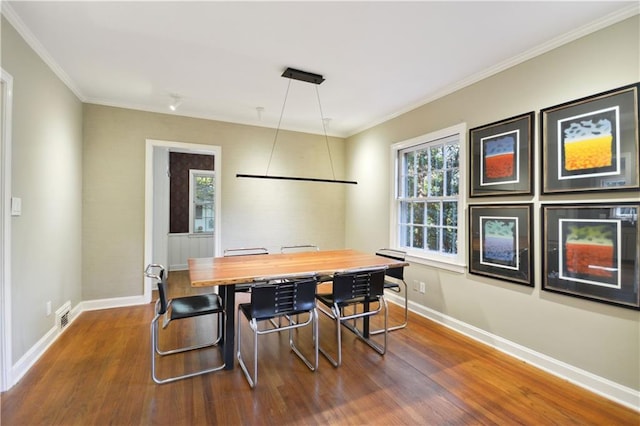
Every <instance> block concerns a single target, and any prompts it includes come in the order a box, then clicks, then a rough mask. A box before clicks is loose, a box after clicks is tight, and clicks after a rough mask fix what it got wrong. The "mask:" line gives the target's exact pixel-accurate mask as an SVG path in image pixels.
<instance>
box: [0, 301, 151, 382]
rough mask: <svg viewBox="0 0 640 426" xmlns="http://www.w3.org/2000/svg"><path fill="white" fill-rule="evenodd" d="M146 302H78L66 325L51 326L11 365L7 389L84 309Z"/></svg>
mask: <svg viewBox="0 0 640 426" xmlns="http://www.w3.org/2000/svg"><path fill="white" fill-rule="evenodd" d="M145 303H148V302H146V301H145V299H144V296H132V297H117V298H112V299H99V300H89V301H84V302H80V303H79V304H77V305H76V306H75V307H74V308H73V309H71V311H70V313H69V323H68V325H67V326H66V327H65V328H64V329H62V330H59V329H58V328H57V327H55V326H54V327H52V328H51V329H50V330H49V331H47V333H46V334H45V335H44V336H42V338H41V339H40V340H38V342H37V343H36V344H35V345H33V346H32V347H31V348H30V349H29V350H28V351H27V352H26V353H25V354H24V355H23V356H22V357H21V358H20V359H19V360H18V362H16V363H15V364H14V365H13V366H12V367H11V383H9V386H7V390H8V389H10V388H11V387H13V386H14V385H15V384H16V383H18V382H19V381H20V379H22V377H23V376H24V375H25V374H26V373H27V372H28V371H29V370H30V369H31V367H33V366H34V364H35V363H36V362H37V361H38V360H39V359H40V357H42V355H44V353H45V352H46V351H47V349H49V347H50V346H51V345H52V344H53V342H55V341H56V340H57V339H58V337H60V335H62V333H64V332H66V331H67V330H68V329H69V326H70V325H71V324H73V322H74V321H75V319H76V318H77V317H78V316H79V315H80V314H81V313H82V312H84V311H93V310H97V309H110V308H122V307H125V306H133V305H142V304H145Z"/></svg>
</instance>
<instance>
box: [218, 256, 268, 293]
mask: <svg viewBox="0 0 640 426" xmlns="http://www.w3.org/2000/svg"><path fill="white" fill-rule="evenodd" d="M254 254H269V250H267V249H266V248H264V247H242V248H230V249H225V250H224V253H223V256H224V257H231V256H251V255H254ZM249 290H251V284H250V283H247V284H236V285H235V291H236V293H246V292H248V291H249Z"/></svg>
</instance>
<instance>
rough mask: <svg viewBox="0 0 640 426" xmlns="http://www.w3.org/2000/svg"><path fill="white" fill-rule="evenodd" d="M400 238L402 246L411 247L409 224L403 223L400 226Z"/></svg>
mask: <svg viewBox="0 0 640 426" xmlns="http://www.w3.org/2000/svg"><path fill="white" fill-rule="evenodd" d="M400 240H401V241H400V244H401V245H402V246H403V247H411V226H407V225H403V226H401V227H400Z"/></svg>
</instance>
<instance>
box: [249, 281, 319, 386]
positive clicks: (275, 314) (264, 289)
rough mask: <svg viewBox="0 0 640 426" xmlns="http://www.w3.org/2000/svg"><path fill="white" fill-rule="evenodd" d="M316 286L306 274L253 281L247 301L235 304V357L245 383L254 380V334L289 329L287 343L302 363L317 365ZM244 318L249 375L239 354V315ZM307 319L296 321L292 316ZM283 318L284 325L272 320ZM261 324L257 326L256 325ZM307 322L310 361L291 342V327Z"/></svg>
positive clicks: (256, 350)
mask: <svg viewBox="0 0 640 426" xmlns="http://www.w3.org/2000/svg"><path fill="white" fill-rule="evenodd" d="M316 285H317V278H316V276H315V275H308V276H285V277H279V278H278V279H275V280H274V281H269V282H264V283H259V284H254V285H253V288H252V289H251V302H250V303H241V304H239V305H238V318H237V326H238V332H237V336H238V352H237V358H238V363H239V364H240V367H241V368H242V371H243V372H244V375H245V377H246V378H247V381H248V382H249V386H251V388H254V387H255V386H256V384H257V383H258V336H259V335H263V334H269V333H277V332H280V331H285V330H288V331H289V345H290V346H291V349H292V350H293V352H294V353H295V354H296V355H297V356H298V357H299V358H300V359H301V360H302V361H303V362H304V363H305V365H306V366H307V367H309V369H310V370H311V371H316V369H317V368H318V312H317V310H316V300H315V295H316ZM241 313H242V314H243V316H244V317H245V318H246V319H247V321H248V324H249V328H250V329H251V331H252V332H253V375H252V374H251V373H249V370H248V368H247V366H246V364H245V362H244V359H243V357H242V337H241V336H242V335H241V330H242V325H241V321H240V317H241V315H240V314H241ZM305 314H308V318H307V319H306V320H305V321H303V322H300V321H298V320H297V319H296V320H294V319H293V317H294V316H295V317H296V318H299V317H304V316H305ZM276 318H278V320H280V319H285V320H287V321H286V323H285V325H277V324H276V323H275V321H274V320H275V319H276ZM278 322H280V321H278ZM261 324H265V325H266V327H267V328H265V325H263V326H262V327H263V328H262V329H260V325H261ZM307 325H311V327H312V338H313V347H314V354H315V357H314V360H313V362H311V361H309V359H308V358H307V357H305V356H304V355H303V354H302V352H301V351H300V350H299V349H298V347H297V346H296V344H295V341H294V340H295V339H294V336H293V330H294V329H297V328H300V327H305V326H307Z"/></svg>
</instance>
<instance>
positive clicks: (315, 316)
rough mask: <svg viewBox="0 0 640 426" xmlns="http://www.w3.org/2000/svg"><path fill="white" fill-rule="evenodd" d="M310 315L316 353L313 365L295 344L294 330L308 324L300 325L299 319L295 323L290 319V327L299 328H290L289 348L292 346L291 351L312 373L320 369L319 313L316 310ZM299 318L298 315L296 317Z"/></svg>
mask: <svg viewBox="0 0 640 426" xmlns="http://www.w3.org/2000/svg"><path fill="white" fill-rule="evenodd" d="M309 315H310V321H311V328H312V332H311V335H312V339H313V351H314V361H313V364H312V363H311V361H309V359H308V358H307V357H305V356H304V355H303V354H302V352H301V351H300V349H298V347H297V346H296V344H295V341H294V339H293V330H294V328H298V327H300V326H304V325H305V324H307V323H308V321H307V322H305V323H302V324H301V323H300V322H299V320H298V318H296V321H293V319H292V318H290V317H289V325H290V326H297V327H291V328H289V346H291V349H292V350H293V352H294V353H295V354H296V355H297V356H298V358H300V359H301V360H302V362H304V363H305V365H306V366H307V367H309V370H311V371H316V370H317V369H318V344H319V343H318V311H317V310H316V309H314V310H313V311H311V313H310V314H309ZM296 317H297V315H296Z"/></svg>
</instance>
